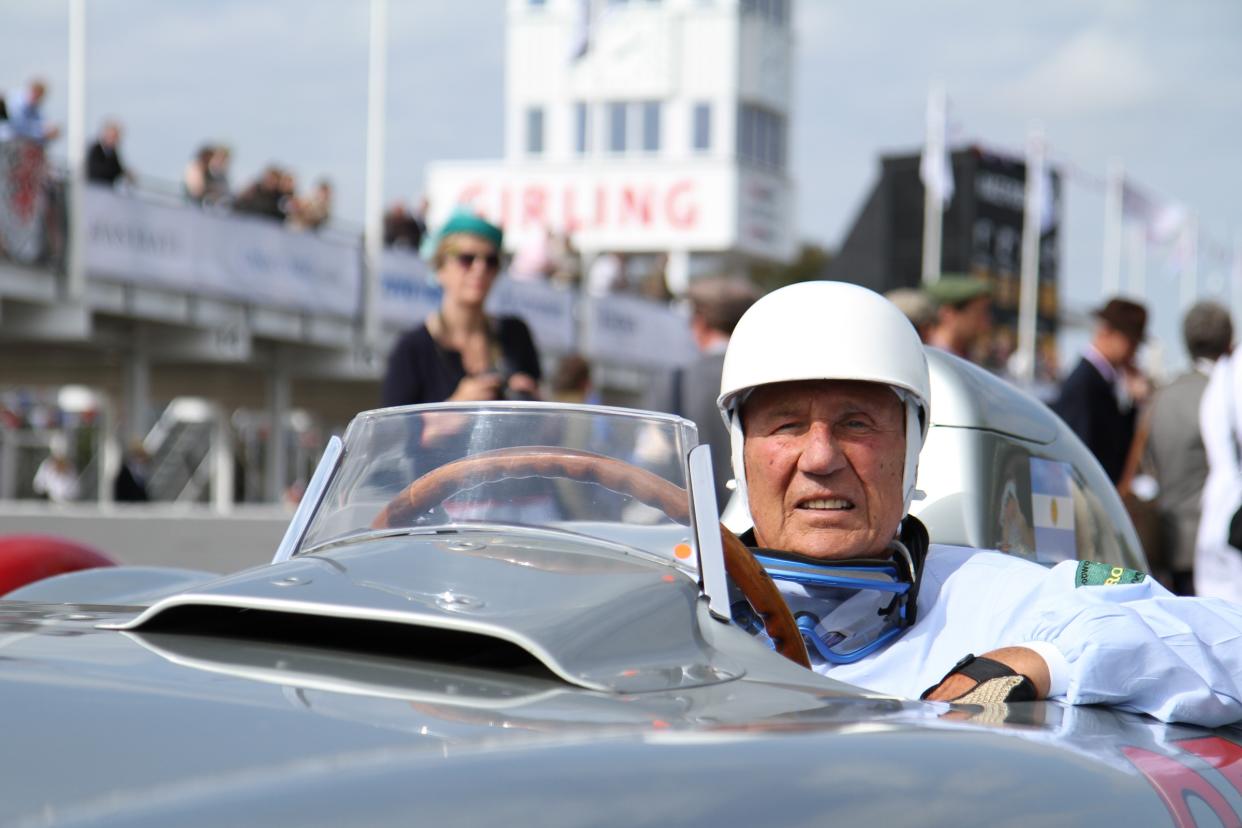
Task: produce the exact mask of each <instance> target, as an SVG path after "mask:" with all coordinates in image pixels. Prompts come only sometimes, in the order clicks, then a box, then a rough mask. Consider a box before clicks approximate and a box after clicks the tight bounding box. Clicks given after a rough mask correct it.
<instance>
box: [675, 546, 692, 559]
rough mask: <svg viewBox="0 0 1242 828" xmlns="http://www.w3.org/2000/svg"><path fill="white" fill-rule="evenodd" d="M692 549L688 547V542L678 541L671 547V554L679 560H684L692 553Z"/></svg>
mask: <svg viewBox="0 0 1242 828" xmlns="http://www.w3.org/2000/svg"><path fill="white" fill-rule="evenodd" d="M693 552H694V550H692V549H691V548H690V544H688V543H679V544H677V545H676V546H674V547H673V554H674V555H676V556H677V557H678V558H680V559H681V560H683V561H684V560H685V559H686V558H688V557H690V556H691V555H692V554H693Z"/></svg>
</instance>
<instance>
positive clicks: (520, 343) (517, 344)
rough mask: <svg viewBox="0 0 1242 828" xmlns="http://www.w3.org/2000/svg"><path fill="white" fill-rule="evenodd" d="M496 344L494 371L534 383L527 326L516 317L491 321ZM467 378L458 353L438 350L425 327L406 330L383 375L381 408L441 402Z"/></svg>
mask: <svg viewBox="0 0 1242 828" xmlns="http://www.w3.org/2000/svg"><path fill="white" fill-rule="evenodd" d="M493 324H494V335H495V342H496V345H497V346H498V349H499V351H500V360H499V364H497V365H496V366H494V369H495V370H496V371H497V372H498V373H500V374H501V375H502V376H506V377H507V376H508V375H510V374H517V373H523V374H529V375H530V377H531V378H532V379H534V380H535V381H536V382H538V381H539V379H540V377H541V376H542V373H541V372H540V370H539V354H538V353H537V352H536V351H535V343H534V341H533V340H532V339H531V336H530V329H529V328H527V327H526V323H525V322H523V321H522V320H521V319H518V318H517V317H515V316H501V317H499V318H497V319H495V320H494V321H493ZM465 376H466V370H465V368H464V367H462V364H461V354H459V353H458V352H457V351H450V350H448V349H447V348H443V347H441V346H440V345H439V344H437V343H436V341H435V339H433V338H432V336H431V332H430V331H428V330H427V326H426V325H419V326H418V327H417V328H415V329H414V330H412V331H408V332H407V333H406V334H405V335H404V336H402V337H401V339H399V340H398V341H397V344H396V346H395V347H394V348H393V349H392V353H391V354H389V355H388V370H387V371H386V372H385V374H384V388H383V403H382V404H383V405H384V406H390V405H412V404H414V403H435V402H444V401H445V400H447V399H448V398H449V396H450V395H452V393H453V391H455V390H456V389H457V383H459V382H461V381H462V379H463V378H465Z"/></svg>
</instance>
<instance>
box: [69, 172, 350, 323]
mask: <svg viewBox="0 0 1242 828" xmlns="http://www.w3.org/2000/svg"><path fill="white" fill-rule="evenodd" d="M85 214H86V222H85V223H86V246H85V247H86V249H85V255H86V268H87V275H88V277H89V276H107V277H109V278H111V279H115V280H117V281H123V282H127V283H130V284H137V285H148V286H151V287H161V288H169V289H174V290H182V291H185V292H187V293H201V294H207V295H212V296H219V297H224V298H228V299H234V300H237V301H240V302H246V303H250V304H256V305H265V306H273V307H284V308H291V309H295V310H306V311H314V312H317V313H327V314H332V315H337V316H350V317H353V316H357V315H358V313H359V312H360V309H361V285H362V262H361V251H360V245H358V244H349V243H342V242H334V241H328V240H326V239H322V238H319V237H318V236H315V235H312V234H309V233H294V232H291V231H289V230H287V229H285V228H284V227H282V226H280V225H276V224H274V223H270V222H266V221H262V220H258V219H247V218H240V217H234V216H222V215H213V214H211V213H207V212H204V211H202V210H199V209H197V208H195V207H191V206H188V205H187V206H178V205H157V204H150V203H147V202H144V201H141V200H138V199H134V198H128V197H125V196H121V195H118V194H116V193H115V192H113V191H112V190H111V189H108V188H102V187H88V188H87V190H86V200H85Z"/></svg>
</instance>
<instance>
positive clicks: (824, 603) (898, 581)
mask: <svg viewBox="0 0 1242 828" xmlns="http://www.w3.org/2000/svg"><path fill="white" fill-rule="evenodd" d="M888 551H890V552H891V553H892V557H890V558H887V559H855V560H842V561H829V562H825V561H823V560H821V559H818V558H808V557H805V556H802V555H797V554H794V553H790V552H783V551H779V550H775V549H756V550H754V552H755V559H756V560H757V561H759V563H760V565H762V566H763V568H764V569H765V570H767V572H768V575H770V576H771V577H772V579H773V580H774V581H776V582H777V586H778V587H785V588H782V589H781V592H782V594H783V595H784V597H785V600H786V603H788V604H789V606H790V609H791V610H792V611H793V614H794V619H795V620H796V621H797V622H798V628H799V629H800V630H801V631H802V637H803V639H804V640H805V641H806V645H807V650H808V651H809V652H810V653H811V654H812V655H815V654H818V655H819V657H820V658H822V659H823V660H824V661H827V662H829V663H831V664H853V663H854V662H856V661H858V660H860V659H862V658H865V657H867V656H868V655H870V654H871V653H874V652H876V651H877V650H879V649H881V648H883V647H885V646H887V645H888V644H889V643H891V642H892V641H894V640H895V639H897V638H898V637H899V636H900V635H901V634H902V633H903V632H905V631H906V630H907V629H908V628H909V627H910V626H911V625H912V624H913V623H914V620H915V615H916V613H915V607H916V604H915V602H916V599H917V597H918V589H917V588H916V585H917V582H918V579H917V572H918V568H917V567H916V565H915V562H914V559H913V557H912V556H911V554H910V551H909V550H908V549H907V548H906V546H905V544H903V543H901V542H900V541H897V540H894V541H892V542H891V543H890V544H889V546H888ZM785 585H789V586H787V587H786V586H785Z"/></svg>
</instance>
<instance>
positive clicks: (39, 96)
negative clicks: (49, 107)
mask: <svg viewBox="0 0 1242 828" xmlns="http://www.w3.org/2000/svg"><path fill="white" fill-rule="evenodd" d="M46 96H47V84H46V83H45V82H44V81H43V80H42V79H41V78H35V79H33V80H31V81H30V83H29V85H27V87H26V88H25V89H23V90H22V91H21V92H19V93H17V95H16V96H15V97H14V98H12V99H11V100H9V101H8V113H9V120H8V134H9V135H11V136H12V137H14V138H27V139H29V140H31V141H38V142H39V143H40V144H46V143H47V142H48V141H54V140H55V139H56V138H57V137H58V136H59V135H60V127H58V126H55V125H53V124H47V123H45V122H44V121H43V99H44V98H45V97H46Z"/></svg>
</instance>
